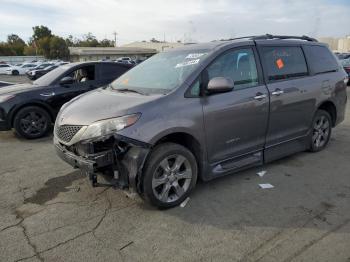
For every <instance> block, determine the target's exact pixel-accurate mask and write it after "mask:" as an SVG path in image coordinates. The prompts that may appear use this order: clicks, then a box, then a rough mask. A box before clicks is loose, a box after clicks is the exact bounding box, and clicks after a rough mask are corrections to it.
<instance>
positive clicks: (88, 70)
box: [65, 65, 95, 84]
mask: <svg viewBox="0 0 350 262" xmlns="http://www.w3.org/2000/svg"><path fill="white" fill-rule="evenodd" d="M65 77H71V78H73V83H74V84H78V83H84V82H88V81H93V80H95V66H94V65H89V66H83V67H80V68H78V69H76V70H74V71H73V72H70V73H69V74H67V75H66V76H65Z"/></svg>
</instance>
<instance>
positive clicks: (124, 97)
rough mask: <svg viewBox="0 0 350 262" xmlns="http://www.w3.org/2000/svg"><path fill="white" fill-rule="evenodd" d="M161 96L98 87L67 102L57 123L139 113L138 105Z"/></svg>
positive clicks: (91, 121)
mask: <svg viewBox="0 0 350 262" xmlns="http://www.w3.org/2000/svg"><path fill="white" fill-rule="evenodd" d="M160 96H162V95H149V96H145V95H140V94H135V93H130V92H117V91H113V90H109V89H98V90H95V91H92V92H89V93H86V94H84V95H81V96H79V97H78V98H75V99H73V100H71V101H70V102H68V103H67V104H65V105H64V106H63V107H62V109H61V111H60V113H59V115H58V117H57V121H58V122H57V123H58V124H59V125H90V124H92V123H93V122H96V121H99V120H103V119H108V118H114V117H119V116H123V115H127V114H133V113H138V111H137V108H136V107H137V106H140V105H143V104H145V103H148V102H151V101H153V100H156V99H157V98H159V97H160ZM134 110H136V111H134Z"/></svg>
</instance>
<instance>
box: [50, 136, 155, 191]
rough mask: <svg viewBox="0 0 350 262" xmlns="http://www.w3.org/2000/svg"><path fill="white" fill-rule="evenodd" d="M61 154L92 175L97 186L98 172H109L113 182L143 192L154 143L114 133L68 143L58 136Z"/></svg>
mask: <svg viewBox="0 0 350 262" xmlns="http://www.w3.org/2000/svg"><path fill="white" fill-rule="evenodd" d="M54 144H55V149H56V152H57V155H58V156H59V157H60V158H61V159H62V160H63V161H65V162H67V163H68V164H70V165H71V166H72V167H74V168H78V169H80V170H81V171H82V172H83V173H85V174H86V175H88V177H89V178H90V180H91V181H92V185H93V186H97V185H99V184H98V183H97V175H100V174H103V175H106V176H107V177H108V178H110V179H108V180H109V181H111V183H110V185H111V186H115V187H119V188H129V189H131V190H134V191H136V192H141V190H142V189H141V186H140V181H139V179H138V178H139V177H140V175H141V172H142V168H143V165H144V162H145V160H146V157H147V155H148V153H149V151H150V145H149V144H146V143H143V142H140V141H135V140H133V139H129V138H127V137H124V136H120V135H116V134H115V135H113V136H109V137H106V138H101V139H99V140H90V141H81V142H78V143H76V144H74V145H71V146H67V145H65V144H63V143H60V142H59V140H58V139H57V138H56V137H55V138H54Z"/></svg>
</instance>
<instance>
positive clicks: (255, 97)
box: [54, 35, 347, 207]
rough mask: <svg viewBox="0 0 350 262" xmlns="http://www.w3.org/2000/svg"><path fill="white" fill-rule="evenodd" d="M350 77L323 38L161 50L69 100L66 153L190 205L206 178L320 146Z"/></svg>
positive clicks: (164, 202) (150, 194) (163, 199)
mask: <svg viewBox="0 0 350 262" xmlns="http://www.w3.org/2000/svg"><path fill="white" fill-rule="evenodd" d="M346 82H347V74H346V73H345V71H344V69H343V68H342V67H341V66H340V64H339V63H338V61H337V59H336V57H335V56H334V55H333V54H332V52H331V51H330V50H329V49H328V47H327V46H326V45H324V44H322V43H319V42H317V41H316V40H315V39H312V38H309V37H306V36H303V37H293V36H273V35H263V36H257V37H246V38H239V39H230V40H225V41H214V42H211V43H206V44H193V45H185V46H184V47H182V48H177V49H173V50H169V51H166V52H162V53H159V54H157V55H155V56H153V57H151V58H150V59H148V60H146V61H145V62H143V63H142V64H140V65H138V66H136V67H135V68H133V69H131V70H130V71H128V72H127V73H125V74H124V75H122V76H121V77H119V78H118V79H117V80H115V81H114V82H112V83H111V84H110V85H108V86H106V87H103V88H100V89H98V90H95V91H92V92H89V93H87V94H83V95H81V96H79V97H77V98H75V99H73V100H71V101H70V102H68V103H66V104H65V105H64V106H63V107H62V109H61V111H60V113H59V114H58V117H57V120H56V123H55V131H54V143H55V147H56V150H57V153H58V155H59V156H60V157H61V158H62V159H63V160H65V161H66V162H68V163H69V164H71V165H72V166H73V167H75V168H80V169H81V170H82V171H83V173H85V174H86V175H88V177H89V178H90V179H91V181H92V184H93V186H98V185H100V184H99V183H98V182H97V174H103V175H104V176H105V177H106V178H108V179H109V181H110V183H111V184H112V185H114V186H118V187H120V188H129V189H133V190H135V191H137V192H138V193H139V194H140V195H141V196H143V197H144V199H146V200H147V201H149V202H150V203H152V204H153V205H156V206H159V207H171V206H175V205H178V204H179V203H181V202H182V201H183V200H184V199H185V198H186V197H187V196H188V195H189V193H190V191H191V190H192V189H193V188H194V186H195V185H196V182H197V180H198V179H199V178H200V179H202V180H204V181H208V180H211V179H213V178H217V177H220V176H223V175H227V174H232V173H234V172H237V171H240V170H243V169H246V168H249V167H253V166H257V165H262V164H264V163H268V162H271V161H273V160H276V159H279V158H282V157H285V156H287V155H290V154H293V153H296V152H300V151H305V150H309V151H311V152H317V151H320V150H322V149H324V148H325V147H326V145H327V143H328V142H329V139H330V136H331V131H332V127H335V126H336V125H337V124H339V123H340V122H342V121H343V120H344V114H345V106H346V102H347V95H346Z"/></svg>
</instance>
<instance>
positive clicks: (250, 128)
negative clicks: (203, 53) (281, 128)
mask: <svg viewBox="0 0 350 262" xmlns="http://www.w3.org/2000/svg"><path fill="white" fill-rule="evenodd" d="M257 61H258V60H257V53H256V51H255V47H244V48H237V49H232V50H230V51H227V52H225V53H224V54H222V55H220V56H219V57H217V58H216V59H215V60H214V61H213V62H212V63H211V64H210V65H209V66H208V67H207V69H205V70H204V72H203V73H202V83H204V84H205V85H206V86H207V83H208V81H209V80H210V79H212V78H214V77H226V78H231V79H232V80H233V81H234V84H235V86H234V90H233V91H231V92H227V93H219V94H212V95H207V96H205V97H203V98H202V104H203V113H204V123H205V132H206V143H207V151H208V158H209V161H210V163H211V164H212V166H213V172H214V173H221V172H225V171H231V170H233V169H237V168H240V167H242V166H246V165H249V164H252V162H259V161H260V160H261V157H262V155H261V153H260V151H261V150H262V149H263V146H264V143H265V134H266V128H267V122H268V109H269V98H268V91H267V89H266V86H265V85H264V84H263V83H262V81H261V79H260V78H259V72H260V68H259V67H258V65H259V63H258V62H257ZM254 154H255V155H254ZM236 158H240V160H243V161H240V160H237V161H238V162H239V163H238V162H237V161H236V160H235V159H236ZM247 159H248V160H247ZM246 160H247V161H246Z"/></svg>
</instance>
